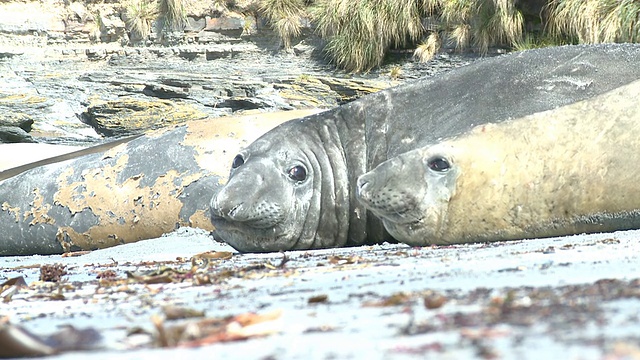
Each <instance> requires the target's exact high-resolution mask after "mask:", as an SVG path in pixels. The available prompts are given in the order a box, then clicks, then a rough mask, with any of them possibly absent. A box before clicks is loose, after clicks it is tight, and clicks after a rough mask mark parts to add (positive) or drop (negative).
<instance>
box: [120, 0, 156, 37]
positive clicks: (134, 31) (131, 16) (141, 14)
mask: <svg viewBox="0 0 640 360" xmlns="http://www.w3.org/2000/svg"><path fill="white" fill-rule="evenodd" d="M157 15H158V7H157V5H156V1H154V0H132V1H129V2H127V3H126V4H125V24H126V25H127V29H128V30H129V32H130V33H131V36H130V37H131V39H141V40H144V39H146V38H147V37H148V36H149V34H150V33H151V23H152V22H153V20H155V18H156V16H157Z"/></svg>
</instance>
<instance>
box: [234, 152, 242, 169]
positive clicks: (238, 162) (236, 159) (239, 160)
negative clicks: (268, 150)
mask: <svg viewBox="0 0 640 360" xmlns="http://www.w3.org/2000/svg"><path fill="white" fill-rule="evenodd" d="M242 164H244V158H243V157H242V155H236V157H234V158H233V162H232V163H231V168H233V169H235V168H237V167H239V166H240V165H242Z"/></svg>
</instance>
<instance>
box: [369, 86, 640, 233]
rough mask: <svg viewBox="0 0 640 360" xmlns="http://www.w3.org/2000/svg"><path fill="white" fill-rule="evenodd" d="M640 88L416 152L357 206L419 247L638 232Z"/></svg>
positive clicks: (394, 163)
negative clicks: (594, 233) (360, 206)
mask: <svg viewBox="0 0 640 360" xmlns="http://www.w3.org/2000/svg"><path fill="white" fill-rule="evenodd" d="M638 99H640V81H636V82H633V83H631V84H629V85H626V86H623V87H620V88H618V89H616V90H613V91H611V92H609V93H606V94H604V95H600V96H598V97H595V98H592V99H588V100H585V101H582V102H578V103H575V104H572V105H568V106H565V107H561V108H558V109H555V110H550V111H545V112H541V113H536V114H533V115H529V116H526V117H523V118H520V119H517V120H510V121H507V122H503V123H499V124H485V125H479V126H477V127H475V128H473V129H472V130H471V131H469V132H467V133H465V134H463V135H460V136H457V137H455V138H453V139H449V140H446V141H443V142H441V143H438V144H436V145H432V146H427V147H424V148H420V149H416V150H413V151H409V152H407V153H404V154H401V155H399V156H398V157H396V158H393V159H390V160H388V161H386V162H383V163H382V164H380V165H379V166H378V167H377V168H376V169H374V170H372V171H371V172H369V173H366V174H364V175H362V176H361V177H360V178H359V179H358V197H359V199H360V200H361V201H362V202H363V203H364V204H365V206H366V207H367V208H368V209H370V210H371V211H372V212H373V213H374V214H376V215H378V216H380V217H381V218H382V221H383V223H384V225H385V228H386V229H387V230H388V231H389V233H391V234H392V235H393V236H394V238H396V239H397V240H399V241H401V242H404V243H407V244H410V245H414V246H424V245H428V244H455V243H467V242H480V241H498V240H513V239H524V238H538V237H551V236H561V235H569V234H579V233H592V232H603V231H615V230H626V229H636V228H640V195H639V194H640V181H638V169H637V166H636V164H637V163H638V162H639V161H640V102H638Z"/></svg>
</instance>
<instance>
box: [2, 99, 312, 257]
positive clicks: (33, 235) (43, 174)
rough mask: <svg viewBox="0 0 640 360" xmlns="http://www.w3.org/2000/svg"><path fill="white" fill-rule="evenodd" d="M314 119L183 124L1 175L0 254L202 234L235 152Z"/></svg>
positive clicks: (290, 114)
mask: <svg viewBox="0 0 640 360" xmlns="http://www.w3.org/2000/svg"><path fill="white" fill-rule="evenodd" d="M315 112H318V111H317V110H300V111H287V112H281V113H266V114H257V115H245V116H240V117H231V118H219V119H212V120H200V121H192V122H188V123H186V124H184V125H179V126H175V127H173V128H171V129H163V130H158V131H154V132H151V133H149V134H146V135H144V136H141V137H138V138H135V139H132V140H129V141H126V142H122V141H120V144H118V145H114V146H113V147H111V148H109V144H105V145H100V148H98V149H97V150H99V151H97V152H96V151H94V150H96V149H95V148H87V149H83V150H81V151H79V152H74V153H71V154H66V155H62V156H61V157H62V158H63V159H68V160H65V161H57V162H56V161H55V160H56V158H54V159H53V160H54V162H52V163H50V164H46V165H42V162H37V163H35V165H36V166H34V167H33V168H31V169H28V170H26V169H25V166H21V167H20V169H19V170H20V173H19V174H15V172H14V171H13V170H12V169H9V170H6V171H4V172H2V173H0V229H2V236H0V255H29V254H54V253H61V252H64V251H69V250H83V249H84V250H91V249H97V248H104V247H109V246H113V245H118V244H122V243H129V242H134V241H138V240H143V239H150V238H155V237H158V236H160V235H162V234H165V233H168V232H171V231H173V230H174V229H175V228H176V227H178V226H193V227H199V228H203V229H206V230H212V229H213V228H212V226H211V222H210V220H209V218H210V216H209V209H208V204H209V199H210V196H211V192H212V191H214V190H215V189H216V188H217V187H219V186H221V184H223V183H224V182H226V179H227V176H228V165H227V164H228V163H229V162H230V161H231V159H233V156H235V153H236V152H237V151H238V150H239V149H240V148H242V147H243V146H246V145H248V144H249V143H250V142H251V141H253V140H255V139H256V138H257V137H259V136H260V135H262V134H263V133H264V132H266V131H267V130H269V129H271V128H273V127H274V126H276V125H278V124H280V123H282V122H283V121H285V120H289V119H292V118H295V117H301V116H305V115H308V114H311V113H315ZM116 143H117V142H116ZM107 148H108V149H107ZM69 157H70V158H69ZM42 161H44V162H47V160H42ZM27 167H28V166H27ZM25 170H26V171H25ZM6 173H8V174H10V175H11V176H10V177H8V178H6V179H4V180H2V179H3V175H2V174H6Z"/></svg>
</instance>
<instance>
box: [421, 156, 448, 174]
mask: <svg viewBox="0 0 640 360" xmlns="http://www.w3.org/2000/svg"><path fill="white" fill-rule="evenodd" d="M427 166H428V167H429V169H431V170H433V171H437V172H445V171H447V170H449V169H450V168H451V164H449V161H447V159H445V158H443V157H440V156H434V157H432V158H431V159H429V160H428V161H427Z"/></svg>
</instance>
